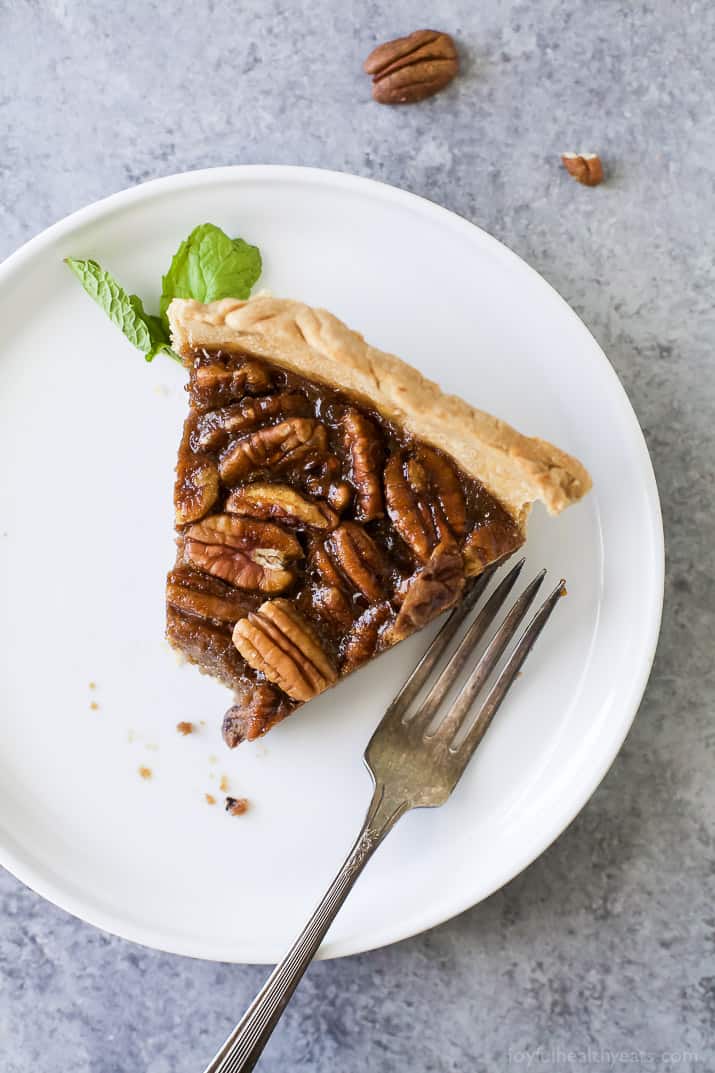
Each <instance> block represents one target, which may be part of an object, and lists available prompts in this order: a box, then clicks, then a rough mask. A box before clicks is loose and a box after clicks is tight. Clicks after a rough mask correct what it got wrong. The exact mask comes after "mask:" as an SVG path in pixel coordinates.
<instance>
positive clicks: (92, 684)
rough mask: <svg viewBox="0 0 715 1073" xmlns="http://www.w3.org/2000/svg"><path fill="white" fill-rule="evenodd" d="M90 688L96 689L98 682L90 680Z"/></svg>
mask: <svg viewBox="0 0 715 1073" xmlns="http://www.w3.org/2000/svg"><path fill="white" fill-rule="evenodd" d="M89 688H90V689H96V688H97V683H96V682H90V683H89Z"/></svg>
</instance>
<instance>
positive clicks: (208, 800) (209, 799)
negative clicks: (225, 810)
mask: <svg viewBox="0 0 715 1073" xmlns="http://www.w3.org/2000/svg"><path fill="white" fill-rule="evenodd" d="M204 797H205V799H206V804H207V805H215V804H216V798H215V797H214V795H213V794H204Z"/></svg>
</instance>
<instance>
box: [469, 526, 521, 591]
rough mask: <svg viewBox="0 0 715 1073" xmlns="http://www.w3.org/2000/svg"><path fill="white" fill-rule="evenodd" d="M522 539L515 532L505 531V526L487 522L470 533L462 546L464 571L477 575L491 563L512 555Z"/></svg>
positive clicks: (470, 575) (472, 575) (470, 574)
mask: <svg viewBox="0 0 715 1073" xmlns="http://www.w3.org/2000/svg"><path fill="white" fill-rule="evenodd" d="M521 543H522V541H521V540H519V539H515V534H513V533H508V532H505V531H504V527H503V526H499V525H497V524H495V523H494V522H485V523H484V525H480V526H477V527H476V528H475V529H472V531H471V533H469V534H468V536H467V539H466V540H465V541H464V544H463V546H462V556H463V559H464V572H465V574H466V576H467V577H476V576H477V574H481V572H482V570H484V568H485V567H486V566H489V564H490V563H495V562H498V561H499V559H503V558H504V557H505V556H507V555H510V554H511V552H513V551H514V550H515V549H516V548H517V547H518V546H519V544H521Z"/></svg>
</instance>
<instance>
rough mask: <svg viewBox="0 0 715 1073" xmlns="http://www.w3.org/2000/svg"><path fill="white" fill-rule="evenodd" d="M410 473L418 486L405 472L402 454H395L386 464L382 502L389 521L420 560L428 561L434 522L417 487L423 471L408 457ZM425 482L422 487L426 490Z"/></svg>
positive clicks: (434, 539) (435, 540)
mask: <svg viewBox="0 0 715 1073" xmlns="http://www.w3.org/2000/svg"><path fill="white" fill-rule="evenodd" d="M411 462H412V465H411V467H410V470H411V473H410V476H411V478H412V481H414V482H415V483H416V484H417V485H418V488H417V490H415V488H413V487H412V482H411V481H408V480H407V477H406V476H405V472H404V469H405V466H404V459H403V457H402V455H399V454H394V455H392V457H391V458H390V460H389V462H388V463H387V466H386V467H385V503H386V504H387V513H388V515H389V517H390V521H391V522H392V524H393V525H394V527H395V529H396V530H397V532H398V533H399V534H400V536H401V537H402V539H403V540H404V542H405V543H406V544H408V545H409V547H410V548H411V549H412V551H413V552H414V554H415V555H416V557H417V558H418V559H419V560H420V562H423V563H424V562H427V560H428V559H429V557H430V554H431V552H432V549H433V547H434V546H435V544H436V543H437V542H438V535H437V533H436V532H435V528H434V522H433V521H432V516H431V514H430V512H429V509H428V507H427V506H426V504H425V503H424V502H423V501H422V500H421V499H420V498H419V497H418V495H417V491H419V490H420V487H419V486H420V485H421V484H422V482H423V477H424V471H423V470H421V469H419V468H418V467H417V466H416V465H415V463H414V460H411ZM426 490H427V489H426V483H425V487H424V489H423V491H425V492H426Z"/></svg>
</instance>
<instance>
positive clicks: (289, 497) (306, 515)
mask: <svg viewBox="0 0 715 1073" xmlns="http://www.w3.org/2000/svg"><path fill="white" fill-rule="evenodd" d="M226 510H227V511H228V512H229V514H243V515H248V516H249V517H250V518H273V519H275V520H276V521H278V522H283V524H284V525H291V526H295V527H296V528H298V529H304V528H307V529H334V528H335V526H336V525H337V524H338V516H337V514H336V513H335V511H334V510H332V509H331V508H330V507H329V506H328V504H327V503H322V502H321V501H320V500H318V499H312V498H308V497H307V496H302V495H301V494H300V492H296V491H295V489H294V488H291V487H290V485H288V484H262V483H259V482H258V481H257V482H256V483H255V484H246V485H244V486H243V487H242V488H237V489H235V491H233V492H232V493H231V494H230V496H229V497H228V499H227V500H226Z"/></svg>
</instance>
